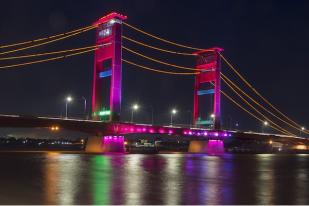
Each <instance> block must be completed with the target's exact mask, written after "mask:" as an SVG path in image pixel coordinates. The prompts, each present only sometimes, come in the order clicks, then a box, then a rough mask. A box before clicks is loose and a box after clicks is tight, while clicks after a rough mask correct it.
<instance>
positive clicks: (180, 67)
mask: <svg viewBox="0 0 309 206" xmlns="http://www.w3.org/2000/svg"><path fill="white" fill-rule="evenodd" d="M122 48H123V49H125V50H127V51H129V52H131V53H133V54H136V55H138V56H141V57H143V58H146V59H149V60H151V61H154V62H157V63H160V64H164V65H167V66H171V67H176V68H179V69H184V70H191V71H201V69H196V68H189V67H183V66H178V65H175V64H170V63H167V62H163V61H160V60H158V59H154V58H152V57H148V56H145V55H143V54H141V53H139V52H136V51H133V50H132V49H129V48H127V47H125V46H122Z"/></svg>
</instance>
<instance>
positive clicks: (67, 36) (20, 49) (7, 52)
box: [0, 26, 95, 55]
mask: <svg viewBox="0 0 309 206" xmlns="http://www.w3.org/2000/svg"><path fill="white" fill-rule="evenodd" d="M93 28H95V26H91V27H90V28H88V29H84V30H81V31H78V32H75V33H72V34H69V35H66V36H63V37H59V38H55V39H52V40H49V41H46V42H42V43H39V44H34V45H31V46H26V47H22V48H18V49H14V50H9V51H5V52H1V53H0V55H3V54H9V53H13V52H17V51H22V50H26V49H30V48H34V47H38V46H42V45H45V44H49V43H52V42H55V41H59V40H62V39H66V38H69V37H72V36H76V35H78V34H81V33H84V32H86V31H89V30H91V29H93Z"/></svg>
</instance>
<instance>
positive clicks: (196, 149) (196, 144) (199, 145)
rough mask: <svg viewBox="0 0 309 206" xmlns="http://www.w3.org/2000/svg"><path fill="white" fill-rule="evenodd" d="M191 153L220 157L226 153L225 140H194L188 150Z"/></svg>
mask: <svg viewBox="0 0 309 206" xmlns="http://www.w3.org/2000/svg"><path fill="white" fill-rule="evenodd" d="M188 152H190V153H202V154H203V153H204V154H210V155H218V154H223V153H224V142H223V140H192V141H190V145H189V148H188Z"/></svg>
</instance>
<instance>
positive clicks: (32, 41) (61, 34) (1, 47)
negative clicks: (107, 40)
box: [0, 25, 93, 49]
mask: <svg viewBox="0 0 309 206" xmlns="http://www.w3.org/2000/svg"><path fill="white" fill-rule="evenodd" d="M92 27H93V26H92V25H91V26H87V27H83V28H79V29H75V30H72V31H69V32H64V33H60V34H57V35H52V36H48V37H44V38H40V39H35V40H30V41H24V42H19V43H14V44H7V45H0V49H3V48H8V47H13V46H20V45H24V44H30V43H35V42H39V41H43V40H48V39H52V38H56V37H60V36H66V35H68V34H72V33H75V32H79V31H82V30H85V29H88V28H92Z"/></svg>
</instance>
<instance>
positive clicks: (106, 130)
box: [0, 12, 309, 152]
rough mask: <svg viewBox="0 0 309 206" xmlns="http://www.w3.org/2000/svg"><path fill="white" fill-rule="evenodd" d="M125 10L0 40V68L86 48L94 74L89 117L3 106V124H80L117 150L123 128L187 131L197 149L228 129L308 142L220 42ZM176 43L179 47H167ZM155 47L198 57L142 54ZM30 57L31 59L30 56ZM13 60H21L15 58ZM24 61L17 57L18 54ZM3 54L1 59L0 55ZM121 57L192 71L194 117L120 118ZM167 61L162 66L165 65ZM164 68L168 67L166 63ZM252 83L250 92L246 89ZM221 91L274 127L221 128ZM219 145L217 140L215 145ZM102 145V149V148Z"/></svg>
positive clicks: (95, 145) (98, 147)
mask: <svg viewBox="0 0 309 206" xmlns="http://www.w3.org/2000/svg"><path fill="white" fill-rule="evenodd" d="M126 20H127V17H126V16H124V15H121V14H119V13H116V12H113V13H110V14H108V15H106V16H103V17H101V18H100V19H98V20H97V21H95V22H94V23H92V24H91V25H88V26H86V27H83V28H79V29H75V30H72V31H69V32H66V33H61V34H56V35H51V36H47V37H43V38H39V39H35V40H30V41H24V42H18V43H13V44H4V45H0V49H1V51H0V63H1V64H0V69H2V70H4V69H21V68H24V67H27V66H30V65H32V64H39V63H42V64H43V63H47V62H52V61H61V60H67V59H68V60H67V61H69V59H70V58H71V57H72V58H73V57H76V56H80V55H83V54H86V53H90V52H93V53H94V65H93V82H92V104H91V108H92V115H91V116H92V118H91V120H81V119H70V118H55V117H24V116H21V115H15V114H14V115H11V114H3V115H0V126H1V127H51V126H52V125H58V126H59V127H61V128H65V129H70V130H76V131H83V132H87V133H91V134H94V137H93V138H91V140H89V144H90V143H91V145H92V146H91V148H90V146H89V148H90V149H89V150H88V151H90V152H91V151H94V152H100V151H111V152H113V151H122V150H123V145H124V139H125V135H127V134H158V135H170V136H182V137H185V138H190V139H191V140H192V142H194V144H195V145H199V144H200V145H201V147H203V148H202V149H201V150H200V151H204V150H207V148H208V149H209V147H210V145H206V146H205V148H204V146H203V145H205V144H204V143H205V142H211V141H212V144H211V146H213V145H214V144H213V141H216V142H218V144H215V146H214V147H217V149H219V150H220V149H222V145H223V141H224V140H225V139H226V138H232V137H233V136H236V137H237V136H245V137H250V136H251V137H252V138H253V139H254V138H255V139H256V138H260V139H265V140H267V141H268V140H269V139H271V138H273V139H276V138H277V140H278V141H279V139H280V141H291V142H294V143H293V144H301V145H303V146H304V147H305V148H307V149H309V147H308V145H309V142H308V140H307V139H306V138H302V137H300V136H299V134H300V133H301V134H303V135H302V136H306V135H308V134H309V130H307V129H306V128H305V127H304V126H303V125H301V124H300V123H298V122H297V121H295V120H292V118H290V117H288V115H286V114H285V113H284V112H282V111H281V110H279V109H278V108H277V107H276V106H275V105H273V104H272V103H271V102H270V101H269V100H268V99H267V98H265V97H264V96H263V95H262V94H261V93H260V92H259V91H258V90H257V89H256V88H255V87H254V86H253V84H252V83H250V82H249V81H248V80H247V79H246V78H245V77H244V75H242V74H241V73H240V71H239V69H238V68H236V66H234V65H233V64H232V61H230V60H229V59H228V58H227V57H226V56H224V55H223V52H224V50H223V49H222V48H219V47H213V48H208V49H204V48H197V47H193V46H189V45H184V44H180V43H176V42H173V41H171V40H167V39H164V38H161V37H159V36H158V35H154V34H150V33H148V32H146V31H144V30H143V29H141V28H137V27H135V26H133V25H130V24H129V23H126ZM123 27H126V29H130V30H132V31H133V32H137V33H139V34H141V35H144V36H145V37H147V38H149V39H150V40H153V41H158V42H160V43H164V44H165V45H166V47H164V48H162V47H157V46H155V44H153V45H151V44H148V43H145V42H142V41H140V40H137V39H134V37H131V36H130V37H129V36H127V35H126V34H123V33H124V32H123ZM91 30H95V31H96V43H95V45H86V46H83V47H79V48H68V49H65V50H58V51H44V52H41V53H37V52H36V53H29V54H24V55H16V54H15V53H18V52H19V51H25V50H30V49H32V48H36V47H40V46H43V45H50V44H52V43H57V42H59V41H64V40H66V39H68V38H73V37H75V36H78V35H80V34H82V33H85V32H89V31H91ZM130 44H134V45H135V46H137V47H139V50H138V51H136V50H134V49H132V48H131V47H129V45H130ZM169 46H173V48H179V50H176V49H175V50H172V49H169ZM146 49H147V50H153V51H156V52H160V53H161V54H162V57H164V56H166V55H173V56H182V57H184V58H194V59H195V62H196V63H195V65H192V66H191V67H188V66H183V65H176V64H173V63H170V62H166V61H165V60H162V59H156V58H154V57H151V56H148V55H146V54H145V53H144V52H142V51H144V50H146ZM123 52H126V53H129V54H131V55H134V56H135V57H136V58H134V59H125V58H123V57H122V53H123ZM29 59H30V60H29ZM138 59H143V62H145V61H148V62H151V63H155V64H156V65H162V66H163V67H162V68H160V67H159V68H153V67H150V66H147V65H145V64H143V63H140V62H138V61H137V60H138ZM16 60H18V63H16V62H14V61H16ZM20 61H22V62H20ZM3 62H4V63H3ZM12 62H13V63H12ZM222 63H224V64H225V65H226V66H227V68H229V69H230V71H231V72H233V74H234V75H236V76H237V78H238V80H239V81H241V82H242V83H243V85H245V87H246V88H242V87H241V86H240V84H238V83H237V82H235V81H232V80H231V78H230V77H229V76H228V74H227V73H225V72H223V71H222V69H221V64H222ZM123 64H129V65H131V66H133V67H134V68H136V69H141V70H145V71H148V72H154V73H160V74H162V75H173V76H193V77H194V78H195V81H194V83H193V82H192V84H194V91H192V92H193V99H192V101H193V119H192V123H193V124H192V125H187V126H181V127H178V126H175V125H172V124H171V125H149V124H134V123H127V122H122V121H121V101H122V70H123ZM164 68H165V69H164ZM166 68H168V69H166ZM221 83H224V84H225V85H226V86H227V88H229V90H227V91H223V90H222V88H221ZM247 91H250V92H247ZM221 94H222V95H223V97H225V98H226V99H227V100H229V101H230V102H231V103H232V104H233V105H235V106H236V107H237V108H239V109H240V110H241V111H243V112H245V113H247V114H248V117H251V118H254V119H255V120H256V121H258V122H260V123H261V124H267V125H268V126H269V127H271V128H272V129H273V130H274V131H276V134H263V133H252V132H251V133H248V132H239V131H238V132H236V131H227V130H222V127H221V121H222V120H221V109H220V108H221ZM209 96H211V97H212V98H211V101H212V102H211V103H209V104H207V105H204V104H202V101H201V100H203V99H204V98H207V97H209ZM209 105H211V106H212V108H211V113H212V116H211V117H209V113H207V112H205V109H204V108H205V107H209ZM218 147H221V148H218ZM106 148H107V149H106Z"/></svg>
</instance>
